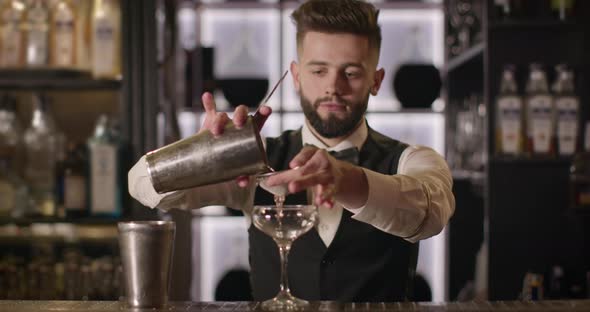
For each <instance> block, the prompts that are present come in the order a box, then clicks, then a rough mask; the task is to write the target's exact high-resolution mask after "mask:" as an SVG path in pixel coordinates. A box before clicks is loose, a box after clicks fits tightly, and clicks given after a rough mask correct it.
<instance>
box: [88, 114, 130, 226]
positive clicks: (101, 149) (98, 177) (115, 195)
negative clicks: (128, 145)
mask: <svg viewBox="0 0 590 312" xmlns="http://www.w3.org/2000/svg"><path fill="white" fill-rule="evenodd" d="M87 146H88V152H89V170H90V174H89V182H90V183H89V195H90V196H89V200H90V203H89V207H90V214H91V215H94V216H111V217H118V216H120V215H121V213H122V208H123V207H122V206H123V203H122V196H123V194H122V191H123V190H124V187H123V183H122V179H121V174H120V171H121V169H122V168H121V144H120V140H119V137H118V136H116V134H115V133H114V131H112V128H111V125H110V122H109V118H108V117H107V116H106V115H101V116H100V117H99V118H98V121H97V123H96V127H95V129H94V135H93V136H92V137H91V138H89V139H88V143H87Z"/></svg>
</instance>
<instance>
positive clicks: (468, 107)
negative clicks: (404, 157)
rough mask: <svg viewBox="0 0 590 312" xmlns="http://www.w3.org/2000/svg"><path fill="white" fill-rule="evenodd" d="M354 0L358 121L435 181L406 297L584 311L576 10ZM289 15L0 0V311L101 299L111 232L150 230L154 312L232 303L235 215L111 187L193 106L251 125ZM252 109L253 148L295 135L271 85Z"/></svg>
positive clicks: (585, 100) (243, 279)
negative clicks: (567, 304) (362, 80)
mask: <svg viewBox="0 0 590 312" xmlns="http://www.w3.org/2000/svg"><path fill="white" fill-rule="evenodd" d="M371 2H373V3H374V4H375V5H376V6H377V7H378V8H379V9H380V23H381V27H382V36H383V42H382V48H381V55H380V62H379V65H378V66H379V67H381V68H384V69H385V72H386V76H385V80H384V82H383V84H382V87H381V90H380V91H379V94H378V95H377V96H374V97H371V98H370V101H369V107H368V112H367V120H368V122H369V125H370V126H371V127H373V128H374V129H375V130H377V131H379V132H382V133H384V134H386V135H388V136H391V137H393V138H395V139H399V140H401V141H405V142H407V143H410V144H420V145H426V146H429V147H431V148H433V149H434V150H436V151H437V152H438V153H440V154H441V155H443V156H445V158H446V159H447V161H448V163H449V166H450V167H451V169H452V172H453V176H454V189H453V190H454V193H455V197H456V201H457V206H456V212H455V215H454V217H453V218H452V219H451V221H450V224H449V226H447V228H446V229H445V230H444V231H443V232H442V233H441V234H439V235H437V236H435V237H432V238H430V239H428V240H425V241H423V242H421V244H420V255H419V261H418V273H419V274H418V276H419V277H418V278H417V280H416V289H417V292H416V294H415V296H414V298H413V299H414V300H420V301H435V302H443V301H469V300H476V299H482V300H485V299H488V300H515V299H524V300H534V299H540V298H539V295H540V296H541V298H546V299H578V298H588V297H590V286H588V285H589V283H590V247H588V246H590V243H589V242H590V235H589V230H588V229H590V224H589V223H590V221H589V220H590V153H589V151H590V126H589V125H590V123H589V121H590V109H589V103H590V91H589V90H590V89H589V86H590V84H589V79H590V78H589V77H590V64H589V63H590V25H589V23H590V22H589V21H590V6H589V2H588V1H582V0H538V1H526V0H438V1H437V0H431V1H427V0H424V1H419V0H414V1H411V0H407V1H393V0H392V1H385V0H382V1H371ZM298 4H299V2H298V1H279V0H261V1H256V0H234V1H231V0H208V1H204V0H203V1H197V0H142V1H135V0H3V1H0V247H1V250H2V251H1V252H0V297H1V298H0V299H68V300H84V299H89V300H116V299H117V298H118V297H119V296H121V287H120V286H121V281H120V276H121V272H120V260H119V254H118V246H117V239H116V238H117V237H116V223H117V222H118V221H120V220H153V219H166V220H174V221H176V222H177V234H176V235H177V236H176V246H175V254H174V264H173V273H172V275H173V276H172V285H171V300H193V301H213V300H226V301H232V300H249V299H251V295H250V289H249V272H248V271H249V265H248V254H247V252H248V240H247V226H248V225H247V222H246V219H245V217H244V216H243V215H242V214H241V212H239V211H236V210H234V209H232V207H222V206H210V207H206V208H203V209H198V210H197V209H195V210H192V211H182V210H178V209H173V210H171V211H169V212H168V213H161V212H157V211H154V210H151V209H147V208H145V207H143V206H141V205H140V204H139V203H138V202H137V201H135V200H133V199H132V198H130V197H129V195H128V192H127V172H128V170H129V169H130V168H131V166H132V165H133V164H134V163H135V162H136V161H137V160H138V159H139V158H140V157H141V156H142V155H143V154H145V153H146V152H148V151H151V150H153V149H156V148H158V147H161V146H163V145H166V144H168V143H171V142H173V141H175V140H178V139H180V138H184V137H187V136H190V135H191V134H193V133H196V132H197V131H199V127H200V125H201V123H202V121H203V119H204V114H203V109H202V104H201V100H200V97H201V94H202V93H203V92H205V91H208V92H212V93H213V94H214V97H215V100H216V102H217V106H218V109H220V110H222V111H226V112H228V113H229V114H230V115H231V112H232V111H233V109H234V108H235V107H236V106H237V105H239V104H246V105H248V106H249V107H250V110H251V112H253V111H254V110H255V107H256V106H257V105H258V103H259V102H260V101H262V100H263V99H264V98H265V97H266V96H267V95H268V93H269V92H270V86H272V85H274V83H276V81H278V79H279V78H280V76H281V74H282V73H283V72H284V71H285V70H286V69H288V68H289V65H290V63H291V61H293V60H296V47H295V29H294V26H293V24H292V22H291V20H290V14H291V13H292V11H293V10H294V9H295V8H296V7H297V6H298ZM268 105H269V106H271V107H272V108H273V112H274V113H273V115H272V116H271V117H270V118H269V120H268V121H267V122H266V124H265V127H264V128H263V129H262V134H263V135H264V136H267V137H272V136H276V135H278V134H279V133H281V132H282V131H283V130H287V129H297V128H299V127H300V126H301V124H302V123H303V121H304V115H303V112H302V111H301V108H300V105H299V96H298V94H297V93H296V92H295V90H294V88H293V81H292V78H291V76H290V75H288V76H287V78H286V79H285V81H284V82H283V83H282V85H281V87H280V88H279V89H278V90H277V92H276V93H275V95H273V96H272V97H271V99H270V101H269V103H268ZM189 208H197V207H189ZM533 294H535V295H534V296H533ZM533 297H534V298H533Z"/></svg>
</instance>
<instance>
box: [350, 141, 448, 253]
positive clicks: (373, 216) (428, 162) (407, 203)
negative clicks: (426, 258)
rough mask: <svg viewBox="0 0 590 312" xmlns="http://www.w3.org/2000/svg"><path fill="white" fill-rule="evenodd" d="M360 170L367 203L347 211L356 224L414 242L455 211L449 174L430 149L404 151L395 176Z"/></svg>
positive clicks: (436, 229) (431, 232)
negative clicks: (372, 227)
mask: <svg viewBox="0 0 590 312" xmlns="http://www.w3.org/2000/svg"><path fill="white" fill-rule="evenodd" d="M363 170H364V171H365V175H366V176H367V182H368V186H369V195H368V199H367V203H366V204H365V205H364V206H363V207H361V208H357V209H348V208H347V209H348V210H350V211H351V212H352V213H353V214H354V215H353V218H354V219H356V220H358V221H361V222H365V223H368V224H371V225H373V226H375V227H376V228H378V229H380V230H382V231H384V232H387V233H390V234H393V235H396V236H399V237H402V238H404V239H406V240H408V241H410V242H416V241H419V240H421V239H425V238H428V237H431V236H434V235H436V234H438V233H440V232H441V231H442V229H443V228H444V227H445V225H446V224H447V223H448V221H449V219H450V217H451V216H452V215H453V213H454V211H455V197H454V196H453V192H452V186H453V179H452V176H451V172H450V170H449V167H448V165H447V163H446V161H445V160H444V158H443V157H442V156H441V155H439V154H438V153H437V152H436V151H434V150H433V149H431V148H428V147H423V146H410V147H408V148H406V149H405V150H404V152H403V153H402V155H401V157H400V160H399V164H398V171H397V174H395V175H387V174H381V173H377V172H374V171H371V170H368V169H363ZM345 208H346V207H345Z"/></svg>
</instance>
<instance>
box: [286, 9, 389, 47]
mask: <svg viewBox="0 0 590 312" xmlns="http://www.w3.org/2000/svg"><path fill="white" fill-rule="evenodd" d="M378 18H379V10H377V9H376V8H375V6H373V5H372V4H371V3H367V2H365V1H362V0H308V1H306V2H305V3H303V4H301V6H299V8H297V10H295V11H294V12H293V14H291V19H292V21H293V23H295V26H296V27H297V47H298V48H300V47H301V43H302V42H303V37H304V36H305V34H306V33H307V32H309V31H317V32H326V33H350V34H355V35H361V36H366V37H367V38H368V39H369V48H370V49H371V50H372V51H373V52H374V53H375V54H376V57H377V58H378V57H379V49H380V48H381V27H380V26H379V24H378V23H377V19H378Z"/></svg>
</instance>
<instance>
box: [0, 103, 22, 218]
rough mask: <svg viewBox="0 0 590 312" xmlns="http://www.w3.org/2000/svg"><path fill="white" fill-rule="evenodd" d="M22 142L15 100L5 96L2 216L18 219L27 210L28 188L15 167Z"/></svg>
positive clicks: (0, 139) (0, 118)
mask: <svg viewBox="0 0 590 312" xmlns="http://www.w3.org/2000/svg"><path fill="white" fill-rule="evenodd" d="M21 140H22V130H21V128H20V125H19V123H18V120H17V119H16V114H15V100H14V98H12V97H9V96H5V97H4V98H3V99H2V101H1V102H0V216H9V215H12V216H15V217H18V216H21V215H22V214H23V213H24V212H25V210H26V204H27V187H26V185H25V183H24V181H23V180H22V179H21V178H20V176H19V175H18V173H17V168H16V166H15V159H16V158H17V155H16V152H17V150H18V147H19V145H20V144H21Z"/></svg>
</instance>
